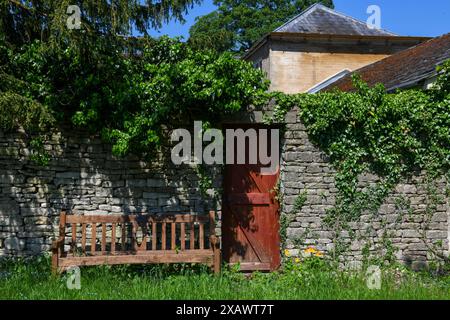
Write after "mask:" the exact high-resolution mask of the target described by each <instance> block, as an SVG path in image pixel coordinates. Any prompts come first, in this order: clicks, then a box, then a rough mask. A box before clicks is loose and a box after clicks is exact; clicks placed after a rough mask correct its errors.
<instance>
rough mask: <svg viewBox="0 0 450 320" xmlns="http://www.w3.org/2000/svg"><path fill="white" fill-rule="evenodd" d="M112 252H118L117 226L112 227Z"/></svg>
mask: <svg viewBox="0 0 450 320" xmlns="http://www.w3.org/2000/svg"><path fill="white" fill-rule="evenodd" d="M111 252H113V253H114V252H116V224H115V223H113V224H112V226H111Z"/></svg>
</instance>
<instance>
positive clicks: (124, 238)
mask: <svg viewBox="0 0 450 320" xmlns="http://www.w3.org/2000/svg"><path fill="white" fill-rule="evenodd" d="M120 228H121V230H122V237H121V239H120V241H121V243H122V251H125V250H126V246H127V238H126V230H125V223H121V224H120Z"/></svg>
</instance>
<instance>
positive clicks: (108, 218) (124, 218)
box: [66, 214, 209, 224]
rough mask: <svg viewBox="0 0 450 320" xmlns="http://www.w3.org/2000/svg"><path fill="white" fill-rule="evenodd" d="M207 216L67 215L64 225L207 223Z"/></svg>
mask: <svg viewBox="0 0 450 320" xmlns="http://www.w3.org/2000/svg"><path fill="white" fill-rule="evenodd" d="M208 219H209V218H208V216H205V215H201V216H200V215H191V214H180V215H172V214H165V215H141V216H136V215H112V214H108V215H67V222H66V223H69V224H70V223H94V222H96V223H131V222H136V221H138V220H139V222H142V221H144V220H146V221H147V223H152V222H163V221H165V222H178V223H180V222H207V221H208Z"/></svg>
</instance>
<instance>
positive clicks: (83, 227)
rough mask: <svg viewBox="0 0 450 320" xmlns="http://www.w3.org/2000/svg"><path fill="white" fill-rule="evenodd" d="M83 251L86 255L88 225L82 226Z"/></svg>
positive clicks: (83, 224)
mask: <svg viewBox="0 0 450 320" xmlns="http://www.w3.org/2000/svg"><path fill="white" fill-rule="evenodd" d="M81 250H82V251H83V254H86V223H82V224H81Z"/></svg>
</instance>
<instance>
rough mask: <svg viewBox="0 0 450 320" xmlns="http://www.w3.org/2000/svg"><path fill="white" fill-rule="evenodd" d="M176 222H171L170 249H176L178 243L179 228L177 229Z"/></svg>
mask: <svg viewBox="0 0 450 320" xmlns="http://www.w3.org/2000/svg"><path fill="white" fill-rule="evenodd" d="M176 227H177V226H176V224H175V223H174V222H172V223H171V226H170V236H171V241H170V249H172V250H175V248H176V245H177V238H176V236H177V229H176Z"/></svg>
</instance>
